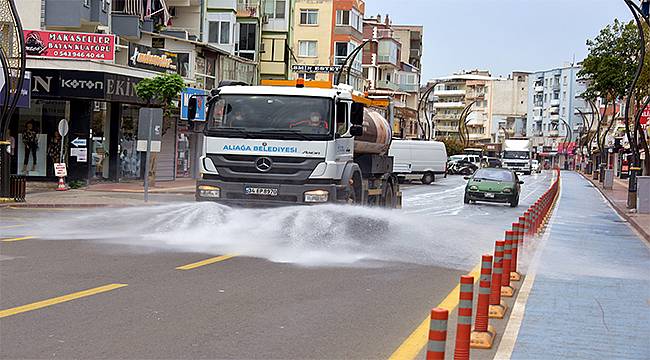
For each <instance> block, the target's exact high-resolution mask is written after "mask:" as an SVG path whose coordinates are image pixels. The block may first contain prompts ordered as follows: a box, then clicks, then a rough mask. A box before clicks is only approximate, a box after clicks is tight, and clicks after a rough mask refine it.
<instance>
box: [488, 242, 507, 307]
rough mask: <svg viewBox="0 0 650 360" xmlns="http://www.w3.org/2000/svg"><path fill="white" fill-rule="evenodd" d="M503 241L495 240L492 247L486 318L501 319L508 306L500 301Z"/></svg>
mask: <svg viewBox="0 0 650 360" xmlns="http://www.w3.org/2000/svg"><path fill="white" fill-rule="evenodd" d="M504 245H505V241H502V240H497V242H496V245H495V247H494V264H493V265H492V282H491V284H490V287H491V291H490V309H489V312H488V316H489V317H491V318H495V319H503V317H504V316H505V315H506V311H507V310H508V305H506V303H504V302H503V301H501V275H502V273H503V247H504Z"/></svg>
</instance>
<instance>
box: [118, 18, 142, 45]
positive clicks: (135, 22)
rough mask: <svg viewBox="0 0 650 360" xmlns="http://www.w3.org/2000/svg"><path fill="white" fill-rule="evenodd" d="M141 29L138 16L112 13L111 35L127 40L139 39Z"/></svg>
mask: <svg viewBox="0 0 650 360" xmlns="http://www.w3.org/2000/svg"><path fill="white" fill-rule="evenodd" d="M141 29H142V27H141V25H140V17H139V16H138V15H128V14H119V13H113V14H112V15H111V31H112V32H113V34H115V35H117V36H121V37H125V38H127V39H140V36H141V33H140V31H141Z"/></svg>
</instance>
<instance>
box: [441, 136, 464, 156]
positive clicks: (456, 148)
mask: <svg viewBox="0 0 650 360" xmlns="http://www.w3.org/2000/svg"><path fill="white" fill-rule="evenodd" d="M438 141H442V142H443V143H444V144H445V147H446V148H447V156H452V155H457V154H462V153H463V150H464V149H465V146H464V144H463V142H462V141H460V140H459V139H456V138H451V137H445V138H440V139H438Z"/></svg>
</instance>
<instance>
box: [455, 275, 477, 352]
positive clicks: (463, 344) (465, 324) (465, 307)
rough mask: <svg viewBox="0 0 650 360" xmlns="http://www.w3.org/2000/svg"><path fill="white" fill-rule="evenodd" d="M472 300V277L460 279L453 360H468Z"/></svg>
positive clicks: (464, 276)
mask: <svg viewBox="0 0 650 360" xmlns="http://www.w3.org/2000/svg"><path fill="white" fill-rule="evenodd" d="M473 299H474V277H473V276H469V275H463V276H461V277H460V302H459V303H458V320H457V325H456V348H455V349H454V360H469V352H470V347H469V341H470V337H471V333H472V301H473Z"/></svg>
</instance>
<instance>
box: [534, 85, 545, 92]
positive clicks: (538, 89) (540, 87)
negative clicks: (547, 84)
mask: <svg viewBox="0 0 650 360" xmlns="http://www.w3.org/2000/svg"><path fill="white" fill-rule="evenodd" d="M543 91H544V87H543V86H541V85H540V86H535V92H543Z"/></svg>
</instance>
